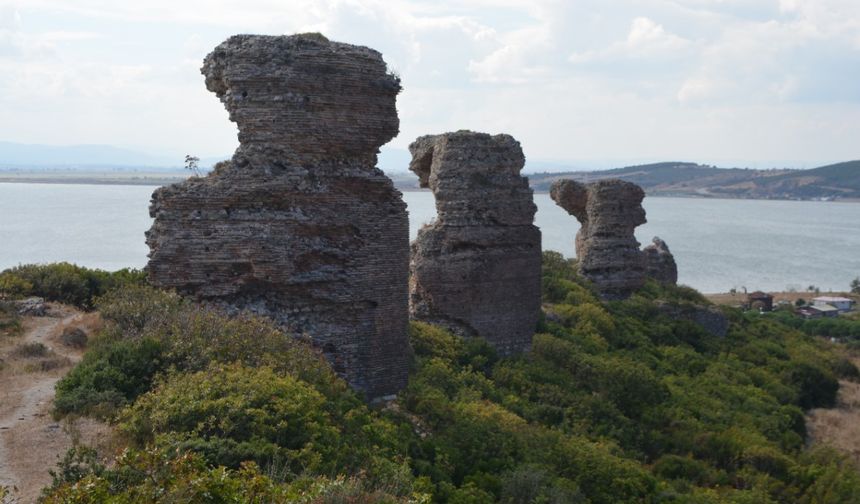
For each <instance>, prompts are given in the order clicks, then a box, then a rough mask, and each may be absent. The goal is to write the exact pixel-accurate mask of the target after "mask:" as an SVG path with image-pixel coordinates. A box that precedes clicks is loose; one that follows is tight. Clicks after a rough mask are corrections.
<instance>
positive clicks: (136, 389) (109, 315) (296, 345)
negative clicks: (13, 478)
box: [55, 286, 358, 417]
mask: <svg viewBox="0 0 860 504" xmlns="http://www.w3.org/2000/svg"><path fill="white" fill-rule="evenodd" d="M98 308H99V311H100V312H101V314H102V318H103V319H104V320H105V328H104V330H103V331H102V333H101V334H99V335H98V336H96V337H95V338H93V340H92V342H91V347H92V348H91V350H90V351H89V352H87V354H85V356H84V359H83V361H82V362H81V363H80V364H79V365H78V366H77V367H76V368H75V369H73V370H72V371H71V372H70V373H69V374H68V375H67V376H66V377H65V378H63V379H62V380H61V381H60V382H59V384H58V385H57V396H56V399H55V414H57V415H61V416H62V415H66V414H69V413H79V414H92V415H96V416H99V417H106V416H110V415H112V414H113V413H114V412H115V410H116V409H117V408H119V407H121V406H123V405H125V404H128V403H130V402H132V401H133V400H134V399H135V398H137V397H138V396H139V395H140V394H143V393H144V392H146V391H147V390H149V388H150V387H151V385H152V383H153V379H154V378H155V376H156V375H157V374H159V373H161V372H164V371H166V370H167V369H168V368H169V367H171V366H172V367H175V368H176V369H177V370H180V371H187V372H194V371H201V370H205V369H206V368H207V367H208V366H209V365H210V363H213V362H220V363H230V362H234V361H240V362H243V363H244V364H246V365H248V366H264V365H268V366H271V367H274V368H276V369H277V370H279V371H282V372H285V373H292V374H294V375H295V376H297V377H299V378H301V379H303V380H305V381H308V382H310V383H312V384H313V385H314V386H316V387H318V389H319V390H320V391H321V392H323V393H324V394H325V395H326V396H327V397H330V398H332V399H337V400H338V401H342V402H343V404H349V405H351V404H355V403H356V402H358V399H357V397H355V396H354V395H353V394H352V393H351V392H349V391H348V389H347V387H346V385H345V384H344V383H343V382H342V381H341V380H338V379H337V377H336V376H335V374H334V373H333V372H332V371H331V369H330V368H329V366H328V364H327V363H326V362H325V361H324V360H323V358H322V357H321V356H320V355H319V354H318V353H316V352H315V351H313V349H311V348H310V347H309V346H308V345H307V344H305V343H303V342H299V341H296V340H295V339H294V338H292V337H290V336H288V335H286V334H284V333H283V332H281V331H280V330H278V329H277V328H276V327H275V326H274V324H273V323H272V322H271V321H267V320H264V319H262V318H259V317H250V316H240V317H235V318H230V317H227V316H225V315H223V314H220V313H218V312H216V311H213V310H208V309H205V308H201V307H199V306H195V305H192V304H191V303H188V302H186V301H184V300H182V299H181V298H180V297H178V296H176V295H175V294H171V293H166V292H163V291H159V290H156V289H153V288H150V287H142V286H131V287H126V288H124V289H119V290H116V291H112V292H111V293H109V294H107V295H105V296H103V297H102V298H100V299H99V300H98ZM346 407H348V406H346Z"/></svg>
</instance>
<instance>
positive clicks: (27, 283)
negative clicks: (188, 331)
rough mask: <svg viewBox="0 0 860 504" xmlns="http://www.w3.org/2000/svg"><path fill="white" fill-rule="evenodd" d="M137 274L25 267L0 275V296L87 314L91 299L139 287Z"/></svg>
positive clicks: (141, 276)
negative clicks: (35, 299) (43, 302)
mask: <svg viewBox="0 0 860 504" xmlns="http://www.w3.org/2000/svg"><path fill="white" fill-rule="evenodd" d="M144 279H145V274H144V273H143V272H142V271H140V270H133V269H122V270H119V271H116V272H113V273H109V272H106V271H102V270H97V269H88V268H83V267H81V266H77V265H74V264H69V263H55V264H28V265H24V266H17V267H14V268H10V269H7V270H5V271H3V272H2V273H0V292H7V291H8V292H10V293H11V294H13V295H16V296H39V297H43V298H45V299H48V300H50V301H57V302H60V303H66V304H70V305H74V306H77V307H79V308H82V309H85V310H89V309H92V308H93V305H94V301H95V298H96V297H98V296H101V295H104V294H105V293H106V292H108V291H110V290H112V289H115V288H117V287H120V286H124V285H134V284H142V283H143V282H144Z"/></svg>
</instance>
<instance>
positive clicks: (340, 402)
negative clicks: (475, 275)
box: [46, 252, 860, 504]
mask: <svg viewBox="0 0 860 504" xmlns="http://www.w3.org/2000/svg"><path fill="white" fill-rule="evenodd" d="M573 271H574V270H573V268H572V265H571V263H570V262H569V261H567V260H564V259H563V258H562V257H561V256H560V255H559V254H556V253H552V252H548V253H545V256H544V282H543V296H544V303H545V305H544V307H545V314H546V315H545V317H544V319H543V321H542V322H541V323H540V327H539V328H538V331H537V334H536V335H535V337H534V344H533V350H532V352H531V353H529V354H528V355H523V356H519V357H515V358H506V359H500V358H498V357H497V356H496V355H495V353H494V352H493V351H492V349H491V348H490V347H489V346H488V345H486V344H485V343H483V342H482V341H478V340H463V339H461V338H458V337H456V336H454V335H452V334H450V333H448V332H446V331H444V330H441V329H439V328H436V327H433V326H430V325H426V324H421V323H414V324H412V326H411V333H410V337H411V342H412V345H413V348H414V350H415V359H414V364H413V370H412V373H411V377H410V382H409V385H408V387H407V389H406V390H404V391H403V393H402V394H401V395H400V397H399V399H398V400H397V401H396V402H395V403H393V404H390V405H388V406H387V407H385V408H383V409H381V410H377V409H372V408H369V407H368V406H366V405H365V404H364V403H363V402H362V401H361V400H359V398H358V397H356V396H355V394H353V393H352V392H351V391H350V390H349V389H348V388H347V387H346V385H345V384H344V383H343V381H342V380H340V379H339V378H337V377H336V376H335V375H334V374H333V373H332V371H331V369H330V368H329V366H328V365H327V364H326V363H325V362H324V361H323V360H322V359H321V358H320V357H319V356H318V355H317V354H316V353H315V352H314V351H313V350H312V349H311V348H310V347H309V346H307V345H306V343H304V342H300V341H294V340H291V339H288V338H285V337H284V336H283V334H282V333H280V332H279V331H278V330H277V329H276V328H274V327H273V326H272V325H271V324H270V323H269V322H267V321H265V320H260V319H256V318H253V317H240V318H238V319H227V318H225V317H223V316H222V315H220V314H218V313H215V312H212V311H207V310H204V309H201V308H199V307H197V306H195V305H194V304H192V303H190V302H188V301H186V300H183V299H181V298H179V297H178V296H176V295H173V294H170V293H165V292H160V291H157V290H154V289H151V288H148V287H143V286H139V285H136V284H135V282H130V284H129V285H128V286H126V287H121V288H119V289H118V290H114V291H112V292H110V293H108V294H107V295H106V296H103V297H101V298H99V299H98V300H97V302H96V306H97V309H99V310H100V311H101V313H102V316H103V317H104V319H105V320H106V327H105V329H104V331H103V332H102V333H101V334H100V335H99V336H98V337H96V338H94V341H93V343H92V346H91V349H90V350H89V352H88V353H87V355H86V356H85V358H84V360H83V362H82V363H81V364H80V365H79V366H78V367H77V368H76V369H74V370H73V371H72V372H71V373H70V374H69V375H68V376H67V377H66V378H65V379H64V380H63V381H62V382H61V383H60V384H59V386H58V389H57V399H56V414H57V415H58V416H63V415H69V414H74V415H94V416H98V417H101V418H108V419H111V420H112V421H113V422H114V423H115V426H116V429H117V430H118V431H119V432H120V433H121V434H122V439H124V440H125V443H127V446H128V448H127V450H125V451H124V452H123V453H122V454H121V455H120V456H119V457H118V458H117V459H116V461H115V463H114V464H113V465H110V466H109V467H106V465H104V464H103V463H102V462H101V461H100V460H98V459H97V457H96V456H95V454H94V453H92V452H91V451H89V450H87V449H86V448H83V447H81V448H78V449H76V450H75V451H73V452H71V453H70V454H69V455H68V456H67V458H66V459H65V460H64V461H63V462H62V464H61V465H60V468H59V469H58V471H57V474H56V477H55V483H54V485H53V487H52V488H50V489H47V490H46V495H47V497H46V502H50V503H59V502H79V503H85V502H91V503H96V502H99V503H101V502H121V503H132V502H134V503H138V502H261V503H262V502H283V501H290V502H313V503H335V502H337V503H340V502H350V503H376V502H380V503H381V502H387V503H397V502H400V503H406V502H439V503H445V502H448V503H460V504H462V503H491V502H504V503H534V504H537V503H571V502H574V503H575V502H593V503H616V502H654V503H657V502H666V503H669V502H685V503H686V502H695V503H718V502H734V503H768V502H784V503H795V502H801V503H803V502H808V503H812V502H816V503H830V502H832V503H837V502H851V501H852V499H855V498H856V496H857V495H860V473H858V470H857V468H856V467H854V466H853V465H851V463H849V462H848V461H847V459H845V458H844V457H842V456H840V455H838V454H837V453H835V452H834V451H832V450H829V449H815V450H812V451H808V450H806V449H805V448H804V437H805V434H806V432H805V426H804V417H803V410H804V409H807V408H812V407H822V406H824V407H826V406H829V405H832V404H833V402H834V400H835V396H836V391H837V388H838V383H837V378H840V377H841V378H848V379H857V377H858V372H857V369H856V368H855V367H854V366H853V365H851V364H850V363H849V362H847V361H845V359H842V358H840V357H839V354H838V353H837V352H835V351H834V350H833V349H832V348H831V347H830V345H829V344H828V343H825V342H824V341H823V340H819V339H816V338H814V337H813V336H809V335H807V334H805V333H803V332H800V331H797V330H795V329H791V328H789V327H787V326H786V325H783V324H781V323H779V322H777V321H775V320H769V319H764V318H762V317H745V316H743V315H742V314H740V313H739V312H731V311H730V312H727V315H728V316H729V317H730V319H731V329H730V331H729V334H728V336H727V337H725V338H722V339H721V338H717V337H715V336H711V335H710V334H708V333H707V332H705V331H704V330H702V329H701V328H700V327H699V326H697V325H695V324H693V323H690V322H684V321H679V320H677V319H673V318H669V317H667V316H666V315H664V314H663V313H666V310H665V309H664V308H665V304H666V303H668V304H669V305H675V306H677V307H679V308H683V307H684V306H690V305H693V304H699V303H703V302H704V300H703V299H702V298H701V296H700V295H699V294H698V293H696V292H695V291H692V290H690V289H687V288H683V287H680V288H670V289H664V288H660V287H658V286H656V285H654V284H651V285H648V286H647V287H646V288H645V289H643V291H641V292H640V293H639V294H637V295H635V296H633V297H632V298H631V299H630V300H627V301H622V302H612V303H601V302H599V301H598V300H597V299H596V298H595V297H594V295H593V294H592V292H591V291H590V289H589V287H588V285H586V284H585V283H584V282H583V281H582V280H581V279H579V278H578V277H577V276H576V275H575V274H574V272H573ZM661 304H662V306H663V307H664V308H663V309H661V308H660V305H661Z"/></svg>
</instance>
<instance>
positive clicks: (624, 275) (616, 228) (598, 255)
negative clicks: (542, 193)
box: [550, 179, 646, 299]
mask: <svg viewBox="0 0 860 504" xmlns="http://www.w3.org/2000/svg"><path fill="white" fill-rule="evenodd" d="M550 196H551V197H552V199H553V201H555V202H556V203H557V204H558V205H559V206H560V207H562V208H564V209H565V210H567V212H568V213H569V214H571V215H573V216H574V217H576V218H577V220H579V222H580V223H581V224H582V227H581V228H580V230H579V232H578V233H577V234H576V257H577V259H578V264H579V271H580V273H581V274H582V275H583V276H585V277H586V278H588V279H589V280H590V281H591V282H593V283H594V286H595V287H596V289H597V291H598V292H599V293H600V296H601V297H603V298H604V299H624V298H626V297H628V296H629V295H630V294H631V293H633V292H634V291H636V290H637V289H639V288H640V287H642V285H643V284H644V282H645V260H644V256H643V254H642V252H641V251H640V250H639V242H638V241H636V237H635V236H634V235H633V231H634V229H636V226H639V225H641V224H644V223H645V222H646V220H645V210H644V209H643V208H642V200H643V199H644V197H645V192H644V191H643V190H642V188H641V187H639V186H637V185H636V184H633V183H630V182H626V181H623V180H617V179H607V180H600V181H597V182H593V183H590V184H581V183H579V182H576V181H573V180H558V181H556V182H555V183H553V185H552V187H551V189H550Z"/></svg>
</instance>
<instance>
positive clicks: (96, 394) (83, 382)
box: [54, 338, 166, 418]
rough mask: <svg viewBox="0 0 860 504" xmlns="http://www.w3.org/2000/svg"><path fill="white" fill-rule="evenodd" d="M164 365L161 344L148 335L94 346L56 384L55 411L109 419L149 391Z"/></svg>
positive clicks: (58, 413) (55, 412) (56, 412)
mask: <svg viewBox="0 0 860 504" xmlns="http://www.w3.org/2000/svg"><path fill="white" fill-rule="evenodd" d="M165 366H166V360H165V351H164V345H162V343H161V342H159V341H157V340H154V339H151V338H144V339H139V340H132V341H113V342H110V343H108V344H100V345H94V346H93V348H91V349H90V351H89V352H87V353H86V354H84V358H83V360H82V361H81V363H80V364H78V365H77V366H76V367H75V368H74V369H72V370H71V371H70V372H69V374H67V375H66V376H65V377H64V378H63V379H61V380H60V381H59V382H58V383H57V387H56V389H57V393H56V397H55V398H54V414H55V415H58V416H62V415H67V414H69V413H79V414H89V415H93V416H96V417H100V418H109V417H110V416H112V415H113V414H114V413H115V412H116V410H117V409H118V408H120V407H122V406H124V405H126V404H128V403H129V402H131V401H132V400H134V399H135V398H136V397H138V396H139V395H141V394H143V393H144V392H146V391H147V390H149V388H150V387H151V385H152V381H153V379H154V378H155V375H156V373H158V372H159V371H162V370H163V369H165Z"/></svg>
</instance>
